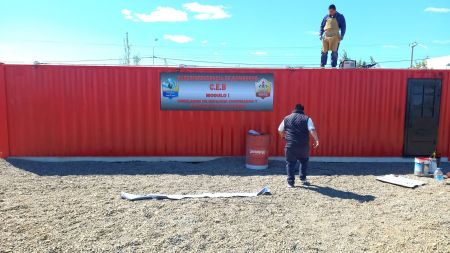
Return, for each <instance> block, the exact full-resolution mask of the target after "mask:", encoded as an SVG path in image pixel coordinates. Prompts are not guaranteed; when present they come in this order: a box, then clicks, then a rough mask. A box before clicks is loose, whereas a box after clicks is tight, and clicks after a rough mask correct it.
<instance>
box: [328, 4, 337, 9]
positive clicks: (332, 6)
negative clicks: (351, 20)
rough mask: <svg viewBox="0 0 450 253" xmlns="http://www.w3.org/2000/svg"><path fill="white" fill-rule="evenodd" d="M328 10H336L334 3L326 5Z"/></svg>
mask: <svg viewBox="0 0 450 253" xmlns="http://www.w3.org/2000/svg"><path fill="white" fill-rule="evenodd" d="M328 10H336V5H334V4H332V5H330V7H328Z"/></svg>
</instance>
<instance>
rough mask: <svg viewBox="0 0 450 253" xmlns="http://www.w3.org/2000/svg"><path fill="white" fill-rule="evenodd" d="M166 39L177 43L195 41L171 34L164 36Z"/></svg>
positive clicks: (184, 36) (187, 37)
mask: <svg viewBox="0 0 450 253" xmlns="http://www.w3.org/2000/svg"><path fill="white" fill-rule="evenodd" d="M164 39H166V40H170V41H173V42H176V43H188V42H191V41H193V40H194V39H193V38H191V37H189V36H186V35H170V34H164Z"/></svg>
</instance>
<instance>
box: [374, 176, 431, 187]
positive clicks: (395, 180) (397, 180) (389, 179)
mask: <svg viewBox="0 0 450 253" xmlns="http://www.w3.org/2000/svg"><path fill="white" fill-rule="evenodd" d="M377 180H379V181H381V182H385V183H390V184H395V185H400V186H403V187H408V188H416V187H417V186H422V185H424V184H425V183H424V182H422V181H419V180H413V179H409V178H406V177H401V176H396V175H393V174H391V175H385V176H381V177H377Z"/></svg>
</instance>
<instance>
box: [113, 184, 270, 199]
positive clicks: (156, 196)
mask: <svg viewBox="0 0 450 253" xmlns="http://www.w3.org/2000/svg"><path fill="white" fill-rule="evenodd" d="M261 195H271V192H270V189H269V188H268V187H264V188H262V189H261V190H260V191H259V192H252V193H244V192H238V193H202V194H192V195H176V194H174V195H169V194H147V195H136V194H130V193H126V192H122V193H121V194H120V197H121V198H122V199H126V200H130V201H136V200H162V199H171V200H180V199H188V198H233V197H257V196H261Z"/></svg>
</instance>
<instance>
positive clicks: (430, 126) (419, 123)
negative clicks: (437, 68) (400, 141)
mask: <svg viewBox="0 0 450 253" xmlns="http://www.w3.org/2000/svg"><path fill="white" fill-rule="evenodd" d="M440 104H441V80H439V79H409V80H408V97H407V104H406V106H407V107H406V121H405V122H406V126H405V147H404V155H405V156H430V155H431V154H432V153H433V152H434V151H435V150H436V145H437V136H438V128H439V108H440Z"/></svg>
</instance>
